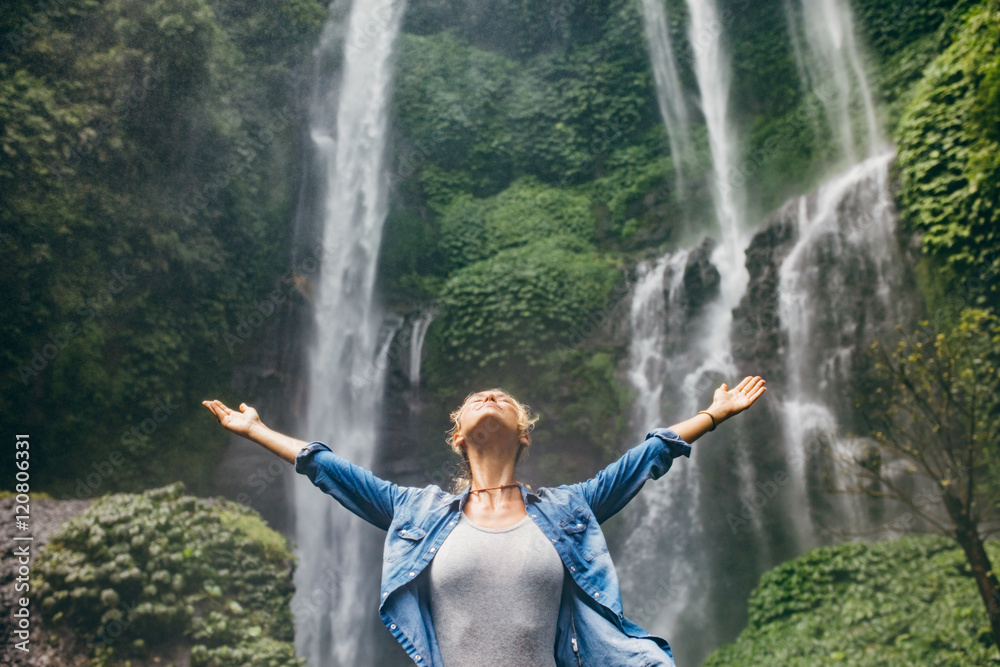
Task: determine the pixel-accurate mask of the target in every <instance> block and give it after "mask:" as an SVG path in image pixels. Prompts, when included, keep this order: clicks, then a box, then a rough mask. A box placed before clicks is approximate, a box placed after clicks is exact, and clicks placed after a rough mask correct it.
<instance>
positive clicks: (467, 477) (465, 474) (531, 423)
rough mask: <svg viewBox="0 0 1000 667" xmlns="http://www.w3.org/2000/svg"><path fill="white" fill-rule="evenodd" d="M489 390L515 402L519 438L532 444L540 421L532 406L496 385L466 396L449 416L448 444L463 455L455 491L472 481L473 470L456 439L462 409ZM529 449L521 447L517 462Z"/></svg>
mask: <svg viewBox="0 0 1000 667" xmlns="http://www.w3.org/2000/svg"><path fill="white" fill-rule="evenodd" d="M487 391H491V392H496V393H498V394H503V395H504V396H506V397H507V398H509V399H510V400H511V401H512V402H513V403H514V408H515V409H516V410H517V437H518V439H519V440H520V439H521V438H525V439H527V441H528V444H531V432H532V431H533V430H534V428H535V422H537V421H538V415H536V414H534V413H533V412H532V411H531V408H530V407H528V406H527V405H526V404H525V403H522V402H521V401H519V400H517V399H516V398H514V397H513V396H512V395H511V394H510V392H508V391H504V390H503V389H499V388H496V387H495V388H493V389H483V390H481V391H474V392H472V393H471V394H469V395H468V396H466V397H465V400H463V401H462V405H460V406H459V407H458V408H456V409H455V410H452V412H451V414H450V415H449V418H450V419H451V428H450V429H448V437H447V441H448V445H449V446H450V447H451V449H452V451H454V452H455V453H456V454H458V455H459V456H461V457H462V473H461V474H460V475H459V476H457V477H455V479H454V481H453V485H452V486H453V490H454V491H455V493H458V492H459V491H462V490H464V489H465V487H466V486H468V485H469V484H471V483H472V471H471V470H470V469H469V455H468V453H466V451H465V450H464V449H462V448H461V447H459V446H458V443H457V442H456V441H455V436H457V435H458V434H459V433H461V431H462V422H461V419H462V410H464V409H465V406H466V405H468V404H469V401H470V400H471V399H472V397H473V396H476V395H477V394H482V393H483V392H487ZM527 449H528V445H524V444H522V445H521V447H520V449H518V450H517V456H516V458H515V459H514V463H515V464H516V463H518V462H519V461H520V460H521V456H522V455H523V454H524V452H525V450H527Z"/></svg>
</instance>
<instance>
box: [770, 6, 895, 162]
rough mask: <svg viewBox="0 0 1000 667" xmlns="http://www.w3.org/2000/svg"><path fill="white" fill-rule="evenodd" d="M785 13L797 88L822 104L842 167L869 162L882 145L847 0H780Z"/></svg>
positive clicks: (873, 104) (873, 103)
mask: <svg viewBox="0 0 1000 667" xmlns="http://www.w3.org/2000/svg"><path fill="white" fill-rule="evenodd" d="M793 2H794V3H795V4H793ZM785 13H786V15H787V17H788V22H789V26H790V32H791V34H792V40H793V42H792V43H793V46H794V47H795V49H794V51H795V57H796V61H797V63H798V67H799V74H800V76H802V77H803V81H802V84H803V87H804V88H805V89H806V90H808V91H811V93H812V94H815V95H817V96H818V97H819V99H820V101H821V102H822V104H823V107H824V111H825V113H826V121H827V123H828V124H829V127H830V130H831V131H832V132H833V134H834V137H835V138H836V140H837V143H838V144H839V145H840V148H841V152H842V154H843V157H844V158H845V159H846V161H847V164H848V165H853V164H855V163H856V162H857V161H858V158H859V156H860V158H861V159H864V158H867V157H871V156H872V155H873V154H874V152H875V151H878V150H880V149H881V148H882V143H883V142H882V140H881V136H880V134H881V133H880V131H879V127H878V122H877V120H876V117H875V102H874V100H873V97H872V93H871V89H870V87H869V86H868V77H867V75H866V74H865V70H864V67H863V65H862V62H861V55H860V53H859V52H858V47H857V44H856V43H855V39H854V25H853V18H852V15H851V8H850V6H849V4H848V2H847V0H786V2H785ZM803 38H804V41H805V48H803V46H802V41H803ZM856 106H860V112H861V116H862V119H861V120H862V121H863V126H862V127H861V128H856V126H857V125H858V124H859V122H858V120H855V116H856V112H855V107H856ZM859 129H860V130H861V135H862V137H861V139H859V137H858V136H857V135H858V134H859V132H858V130H859ZM859 144H860V145H859ZM859 148H860V149H861V150H860V154H859Z"/></svg>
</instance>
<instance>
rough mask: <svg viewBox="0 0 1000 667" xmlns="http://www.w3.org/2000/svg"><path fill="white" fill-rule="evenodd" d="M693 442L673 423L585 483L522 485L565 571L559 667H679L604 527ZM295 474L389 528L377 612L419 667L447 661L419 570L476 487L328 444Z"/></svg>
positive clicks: (300, 459) (309, 454)
mask: <svg viewBox="0 0 1000 667" xmlns="http://www.w3.org/2000/svg"><path fill="white" fill-rule="evenodd" d="M690 454H691V447H690V445H688V444H687V443H686V442H684V440H683V439H681V437H680V436H679V435H677V433H675V432H674V431H671V430H670V429H655V430H653V431H651V432H650V433H649V434H648V435H647V436H646V440H645V442H643V443H642V444H641V445H638V446H636V447H633V448H632V449H630V450H629V451H627V452H626V453H625V454H624V455H623V456H622V457H621V458H620V459H618V460H617V461H615V462H614V463H612V464H611V465H609V466H608V467H607V468H605V469H604V470H602V471H601V472H599V473H598V474H597V475H596V476H594V477H593V478H591V479H589V480H587V481H586V482H580V483H578V484H570V485H563V486H559V487H554V488H544V487H543V488H539V489H538V490H537V491H529V490H528V489H527V488H525V487H524V486H522V487H521V496H522V498H523V499H524V506H525V509H526V510H527V512H528V516H530V517H531V519H532V520H533V521H534V522H535V524H536V525H537V526H538V527H539V528H540V529H541V530H542V532H543V533H544V534H545V536H546V537H548V538H549V540H550V541H551V542H552V546H554V547H555V549H556V552H557V553H558V554H559V557H560V558H561V559H562V562H563V565H564V566H565V567H566V573H567V578H566V583H565V585H564V586H563V599H562V603H561V605H560V609H559V619H558V622H557V629H556V645H555V647H554V648H555V657H556V664H557V665H559V667H580V665H586V666H588V667H591V666H593V667H608V666H614V667H651V666H652V665H667V666H668V667H672V666H673V665H674V661H673V653H672V652H671V650H670V646H669V645H668V644H667V642H666V640H664V639H661V638H659V637H654V636H653V635H651V634H649V633H648V632H646V631H645V630H643V629H642V628H640V627H639V626H638V625H636V624H635V623H633V622H632V621H630V620H628V619H627V618H625V616H624V615H623V613H622V600H621V593H620V591H619V587H618V576H617V574H616V573H615V568H614V565H613V564H612V562H611V556H610V554H608V545H607V543H606V542H605V540H604V533H603V532H602V531H601V527H600V524H601V523H603V522H604V521H606V520H607V519H609V518H610V517H612V516H613V515H614V514H616V513H617V512H618V511H619V510H621V509H622V508H623V507H625V505H626V504H627V503H628V502H629V501H630V500H631V499H632V498H633V497H635V494H636V493H638V492H639V489H641V488H642V486H643V484H644V483H645V482H646V480H647V479H658V478H659V477H660V476H661V475H663V474H664V473H666V472H667V471H668V470H669V469H670V466H671V464H672V463H673V460H674V459H675V458H676V457H678V456H690ZM295 470H296V472H299V473H302V474H304V475H307V476H308V477H309V479H310V480H312V482H313V484H315V485H316V486H318V487H319V488H320V489H322V490H323V491H324V492H325V493H328V494H330V495H331V496H333V497H334V498H336V499H337V501H338V502H340V503H341V504H342V505H343V506H344V507H346V508H347V509H349V510H350V511H352V512H354V513H355V514H357V515H358V516H359V517H361V518H362V519H364V520H365V521H368V522H369V523H371V524H373V525H375V526H378V527H379V528H381V529H383V530H386V531H388V534H387V536H386V539H385V549H384V551H383V557H382V587H381V599H380V600H379V615H380V616H381V617H382V622H383V623H385V625H386V627H387V628H389V631H390V632H391V633H392V636H393V637H395V638H396V640H397V641H398V642H399V643H400V645H402V647H403V648H404V649H405V650H406V652H407V653H408V654H409V656H410V657H411V658H412V659H413V661H414V662H415V663H417V664H418V665H421V666H425V665H426V666H431V667H441V666H442V661H441V654H440V652H439V651H438V644H437V637H436V635H435V633H434V624H433V622H432V621H431V611H430V596H429V592H428V590H427V587H426V585H424V584H425V581H424V580H426V577H421V576H420V575H421V573H422V572H424V571H425V570H426V569H427V566H428V565H429V564H430V562H431V560H432V559H433V558H434V554H435V553H437V551H438V549H440V548H441V544H442V543H443V542H444V541H445V539H446V538H447V537H448V535H449V534H450V533H451V531H452V529H453V528H454V527H455V525H456V524H457V523H458V517H459V513H460V512H461V511H462V508H463V507H464V505H465V502H466V501H467V500H468V497H469V491H468V489H466V490H465V491H464V492H463V493H462V494H461V495H454V494H451V493H447V492H445V491H443V490H441V489H440V488H439V487H437V486H428V487H426V488H416V487H401V486H398V485H396V484H393V483H391V482H387V481H385V480H383V479H379V478H378V477H376V476H375V475H373V474H372V473H371V472H370V471H368V470H365V469H364V468H361V467H359V466H356V465H354V464H353V463H350V462H348V461H346V460H345V459H343V458H341V457H340V456H337V455H336V454H334V453H333V452H332V451H330V448H329V447H327V446H326V445H325V444H323V443H321V442H313V443H311V444H310V445H309V446H307V447H305V448H303V449H302V451H300V452H299V454H298V456H297V457H296V459H295Z"/></svg>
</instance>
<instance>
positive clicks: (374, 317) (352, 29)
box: [292, 0, 405, 667]
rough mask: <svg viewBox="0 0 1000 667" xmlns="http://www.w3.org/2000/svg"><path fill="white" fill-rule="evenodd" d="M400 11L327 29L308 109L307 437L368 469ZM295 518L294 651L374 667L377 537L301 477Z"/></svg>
mask: <svg viewBox="0 0 1000 667" xmlns="http://www.w3.org/2000/svg"><path fill="white" fill-rule="evenodd" d="M404 9H405V2H402V1H401V0H365V1H364V2H361V1H360V0H357V1H356V2H354V3H353V6H352V7H351V10H350V14H349V16H348V19H347V25H346V34H340V32H341V31H342V30H343V26H340V25H328V26H327V29H326V30H325V31H324V35H323V39H322V40H321V43H320V46H319V50H318V53H317V60H318V61H320V62H337V61H340V63H341V64H340V68H339V73H338V77H337V80H339V88H336V89H335V88H334V86H332V85H331V81H332V80H333V78H334V77H333V76H332V75H330V73H328V72H320V73H319V74H317V79H316V81H315V82H314V103H313V106H312V109H311V110H310V111H311V113H310V133H311V136H312V139H313V142H314V147H315V151H316V154H317V160H318V162H319V165H318V166H319V168H320V170H321V172H322V174H323V176H324V177H325V181H324V183H323V187H322V188H320V190H321V192H322V195H321V196H323V197H325V202H324V204H323V206H322V207H321V211H322V240H321V248H322V251H321V254H322V268H321V272H320V278H319V284H318V286H317V296H316V301H315V328H316V342H315V344H314V345H313V348H312V349H311V350H310V368H311V372H312V375H311V377H310V379H309V403H308V419H307V423H308V428H307V430H305V431H304V433H303V434H304V435H305V436H306V437H308V438H316V439H320V440H324V441H325V442H327V444H329V445H330V447H331V449H333V450H334V451H335V452H337V453H338V454H340V455H341V456H343V457H344V458H346V459H348V460H350V461H352V462H354V463H357V464H359V465H361V466H365V467H371V464H372V461H373V450H374V446H375V428H376V419H377V414H378V404H379V400H380V398H381V395H382V389H383V381H384V377H383V376H384V370H385V368H386V365H387V364H386V359H385V355H386V354H387V353H388V349H389V342H390V341H391V340H392V338H393V335H394V333H395V327H398V323H394V324H393V325H391V326H389V327H388V328H386V327H384V325H383V321H382V316H381V314H380V312H379V309H378V308H377V305H376V303H375V299H374V283H375V269H376V260H377V257H378V251H379V244H380V242H381V236H382V225H383V222H384V221H385V216H386V210H387V203H386V196H387V182H386V174H385V172H384V154H385V147H386V137H387V134H388V133H387V111H388V107H389V101H390V95H391V84H392V73H393V62H392V53H393V45H394V43H395V41H396V35H397V33H398V31H399V27H400V23H401V19H402V15H403V11H404ZM331 16H333V13H332V14H331ZM333 20H334V19H333V18H331V21H333ZM387 329H388V331H387ZM295 512H296V534H295V538H296V543H297V555H298V558H299V564H298V567H297V569H296V572H295V585H296V593H295V596H296V597H295V599H294V600H293V603H292V604H293V610H296V618H295V625H296V648H297V650H298V652H299V653H300V654H301V655H304V656H306V657H307V659H308V661H309V664H310V665H313V666H316V667H319V666H323V667H327V666H329V665H338V666H353V665H357V664H370V659H369V658H368V655H369V654H368V653H365V651H370V650H371V649H370V644H371V641H368V639H369V636H368V632H367V631H366V629H367V628H369V627H371V626H372V625H373V623H369V621H370V619H371V618H372V614H371V609H372V606H373V605H375V604H377V600H378V567H377V565H378V562H379V561H378V559H373V558H372V557H371V554H370V553H369V551H370V550H372V549H375V550H377V549H378V540H379V538H380V534H379V533H378V531H376V530H375V529H374V528H371V527H368V526H367V525H366V524H364V523H363V522H362V521H361V519H358V518H356V517H353V516H351V515H349V514H348V512H347V511H346V510H345V509H343V508H342V507H340V506H338V505H337V504H336V503H335V502H333V501H332V500H331V499H330V498H327V497H324V496H321V495H320V494H319V492H318V491H317V490H316V489H315V488H314V487H313V486H312V485H311V484H310V483H309V481H308V480H307V479H306V478H305V477H302V476H296V481H295ZM372 563H374V565H373V564H372Z"/></svg>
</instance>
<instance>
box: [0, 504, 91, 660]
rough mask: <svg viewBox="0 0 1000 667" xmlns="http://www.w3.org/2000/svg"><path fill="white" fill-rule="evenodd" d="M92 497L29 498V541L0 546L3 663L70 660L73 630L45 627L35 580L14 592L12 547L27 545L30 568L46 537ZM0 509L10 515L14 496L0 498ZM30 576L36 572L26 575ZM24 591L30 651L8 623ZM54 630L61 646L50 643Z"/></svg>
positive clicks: (15, 573)
mask: <svg viewBox="0 0 1000 667" xmlns="http://www.w3.org/2000/svg"><path fill="white" fill-rule="evenodd" d="M92 502H93V501H92V500H56V499H54V498H32V499H31V520H30V525H31V537H32V540H31V542H14V541H9V542H8V544H6V545H5V546H4V547H3V548H2V549H0V618H3V619H4V622H3V623H0V664H4V665H19V666H20V665H24V666H28V665H30V666H32V667H34V666H38V667H41V666H43V665H46V666H49V667H61V666H62V665H72V664H74V663H73V661H72V659H71V656H72V655H73V654H74V652H73V651H72V650H69V651H66V650H65V648H76V643H75V642H76V638H75V637H74V636H73V633H72V632H71V631H69V630H66V629H61V630H56V629H50V628H47V627H45V624H44V622H43V620H42V614H41V610H40V605H39V604H38V598H37V593H36V592H35V591H34V587H35V585H36V584H35V581H34V580H29V582H28V583H29V584H30V585H31V586H32V590H30V591H28V592H27V593H25V592H18V591H15V590H14V584H15V579H16V578H17V576H18V568H19V565H20V563H19V560H18V559H19V557H18V555H17V554H16V553H15V550H16V549H18V548H19V547H22V546H23V545H25V544H28V545H30V546H29V551H30V553H31V563H32V568H33V566H34V562H35V560H36V558H37V556H38V552H39V551H40V550H41V548H42V547H43V546H45V544H46V543H48V541H49V537H50V536H51V535H53V534H54V533H55V532H56V531H57V530H58V529H59V528H60V527H61V526H62V525H63V524H64V523H65V522H67V521H69V520H70V519H72V518H73V517H74V516H76V515H77V514H80V513H81V512H83V511H84V510H85V509H87V508H88V507H90V505H91V503H92ZM0 512H2V513H3V515H4V516H8V517H10V516H14V498H0ZM29 576H30V577H34V576H36V575H34V574H32V575H29ZM24 595H27V597H28V598H29V599H30V600H32V603H31V607H30V609H31V618H30V621H31V628H30V632H31V637H30V644H29V647H30V649H31V650H30V651H29V652H27V653H26V652H24V651H20V650H18V649H16V648H15V647H14V643H15V642H16V641H20V639H18V638H16V637H15V635H14V624H13V623H8V622H7V619H11V618H13V617H12V614H13V612H14V610H15V609H16V608H18V606H17V599H18V598H20V597H22V596H24ZM53 633H56V634H57V635H58V636H59V639H60V641H61V642H63V645H64V646H60V647H53V646H51V645H50V643H49V641H48V638H49V636H50V635H51V634H53Z"/></svg>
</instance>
